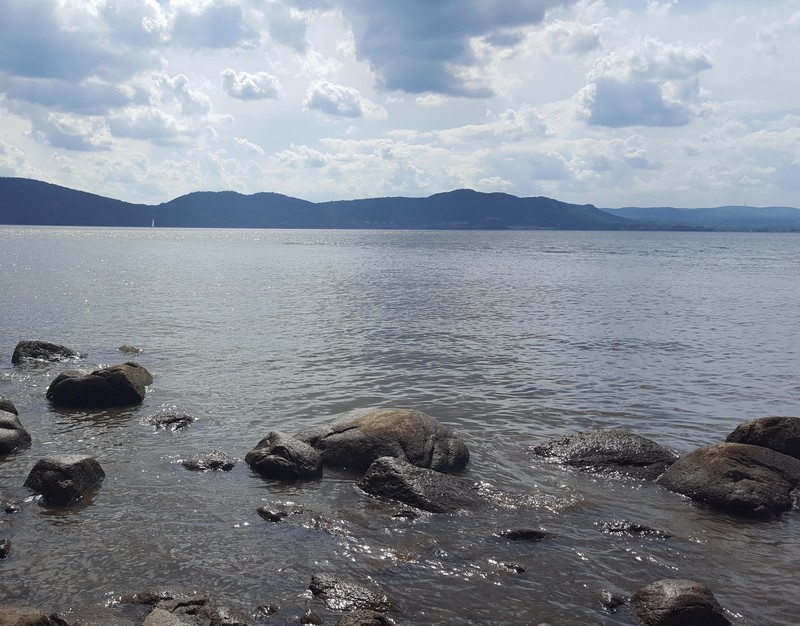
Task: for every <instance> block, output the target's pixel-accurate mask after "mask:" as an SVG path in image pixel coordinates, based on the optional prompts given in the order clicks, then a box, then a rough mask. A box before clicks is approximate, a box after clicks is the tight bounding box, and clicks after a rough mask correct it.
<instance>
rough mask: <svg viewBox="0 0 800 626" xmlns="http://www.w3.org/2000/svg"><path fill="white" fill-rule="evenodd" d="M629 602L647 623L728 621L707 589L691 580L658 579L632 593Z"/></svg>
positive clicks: (709, 625) (691, 625)
mask: <svg viewBox="0 0 800 626" xmlns="http://www.w3.org/2000/svg"><path fill="white" fill-rule="evenodd" d="M631 604H632V605H633V610H634V611H635V612H636V615H637V616H638V617H639V619H640V620H642V622H644V623H645V624H647V626H727V625H728V624H730V621H729V620H728V618H727V617H725V613H724V612H723V609H722V607H721V606H720V605H719V602H717V599H716V598H715V597H714V594H713V593H712V592H711V589H709V588H708V587H707V586H706V585H704V584H702V583H698V582H695V581H692V580H681V579H677V578H667V579H664V580H658V581H656V582H654V583H651V584H649V585H647V586H646V587H642V588H641V589H639V591H637V592H636V593H635V594H633V596H631Z"/></svg>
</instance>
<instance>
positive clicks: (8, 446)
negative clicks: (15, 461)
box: [0, 410, 31, 454]
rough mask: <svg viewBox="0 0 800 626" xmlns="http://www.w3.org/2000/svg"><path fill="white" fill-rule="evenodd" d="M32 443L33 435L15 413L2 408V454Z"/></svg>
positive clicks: (0, 441) (0, 432)
mask: <svg viewBox="0 0 800 626" xmlns="http://www.w3.org/2000/svg"><path fill="white" fill-rule="evenodd" d="M29 445H31V436H30V434H29V433H28V431H27V430H25V429H24V428H23V427H22V423H21V422H20V421H19V418H18V417H17V416H16V414H14V413H7V412H6V411H2V410H0V454H7V453H9V452H13V451H14V450H17V449H19V448H25V447H27V446H29Z"/></svg>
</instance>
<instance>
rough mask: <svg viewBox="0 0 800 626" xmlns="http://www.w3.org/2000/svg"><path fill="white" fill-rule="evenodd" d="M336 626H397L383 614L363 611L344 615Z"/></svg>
mask: <svg viewBox="0 0 800 626" xmlns="http://www.w3.org/2000/svg"><path fill="white" fill-rule="evenodd" d="M334 626H396V624H395V622H394V620H392V619H390V618H389V617H388V616H386V615H384V614H383V613H379V612H378V611H370V610H367V609H362V610H360V611H353V612H352V613H347V614H346V615H343V616H342V617H340V618H339V620H338V621H337V622H336V624H335V625H334Z"/></svg>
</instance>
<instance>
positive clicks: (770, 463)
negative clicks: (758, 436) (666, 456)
mask: <svg viewBox="0 0 800 626" xmlns="http://www.w3.org/2000/svg"><path fill="white" fill-rule="evenodd" d="M656 482H657V483H658V484H660V485H663V486H664V487H666V488H667V489H669V490H670V491H674V492H676V493H680V494H683V495H685V496H688V497H690V498H691V499H692V500H694V501H696V502H700V503H702V504H707V505H709V506H713V507H716V508H719V509H724V510H726V511H730V512H732V513H737V514H739V515H746V516H749V517H755V518H760V519H770V518H773V517H775V516H777V515H779V514H781V513H782V512H784V511H787V510H788V509H790V508H791V507H792V505H793V503H794V497H793V493H792V492H793V490H794V489H795V488H796V487H797V486H798V485H800V460H798V459H795V458H794V457H791V456H788V455H786V454H781V453H780V452H775V451H774V450H770V449H769V448H763V447H761V446H753V445H749V444H745V443H717V444H713V445H710V446H705V447H704V448H699V449H697V450H695V451H693V452H690V453H689V454H686V455H685V456H683V457H681V458H680V459H679V460H678V461H677V462H676V463H675V464H674V465H673V466H672V467H670V468H669V469H668V470H667V471H666V472H664V474H663V475H662V476H661V477H660V478H659V479H658V480H657V481H656Z"/></svg>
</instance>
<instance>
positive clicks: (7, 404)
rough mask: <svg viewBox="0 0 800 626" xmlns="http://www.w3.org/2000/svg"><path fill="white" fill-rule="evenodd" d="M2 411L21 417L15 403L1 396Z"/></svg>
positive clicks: (0, 409)
mask: <svg viewBox="0 0 800 626" xmlns="http://www.w3.org/2000/svg"><path fill="white" fill-rule="evenodd" d="M0 411H5V412H6V413H13V414H14V415H19V412H18V411H17V407H15V406H14V403H13V402H11V400H9V399H8V398H4V397H3V396H0Z"/></svg>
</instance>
